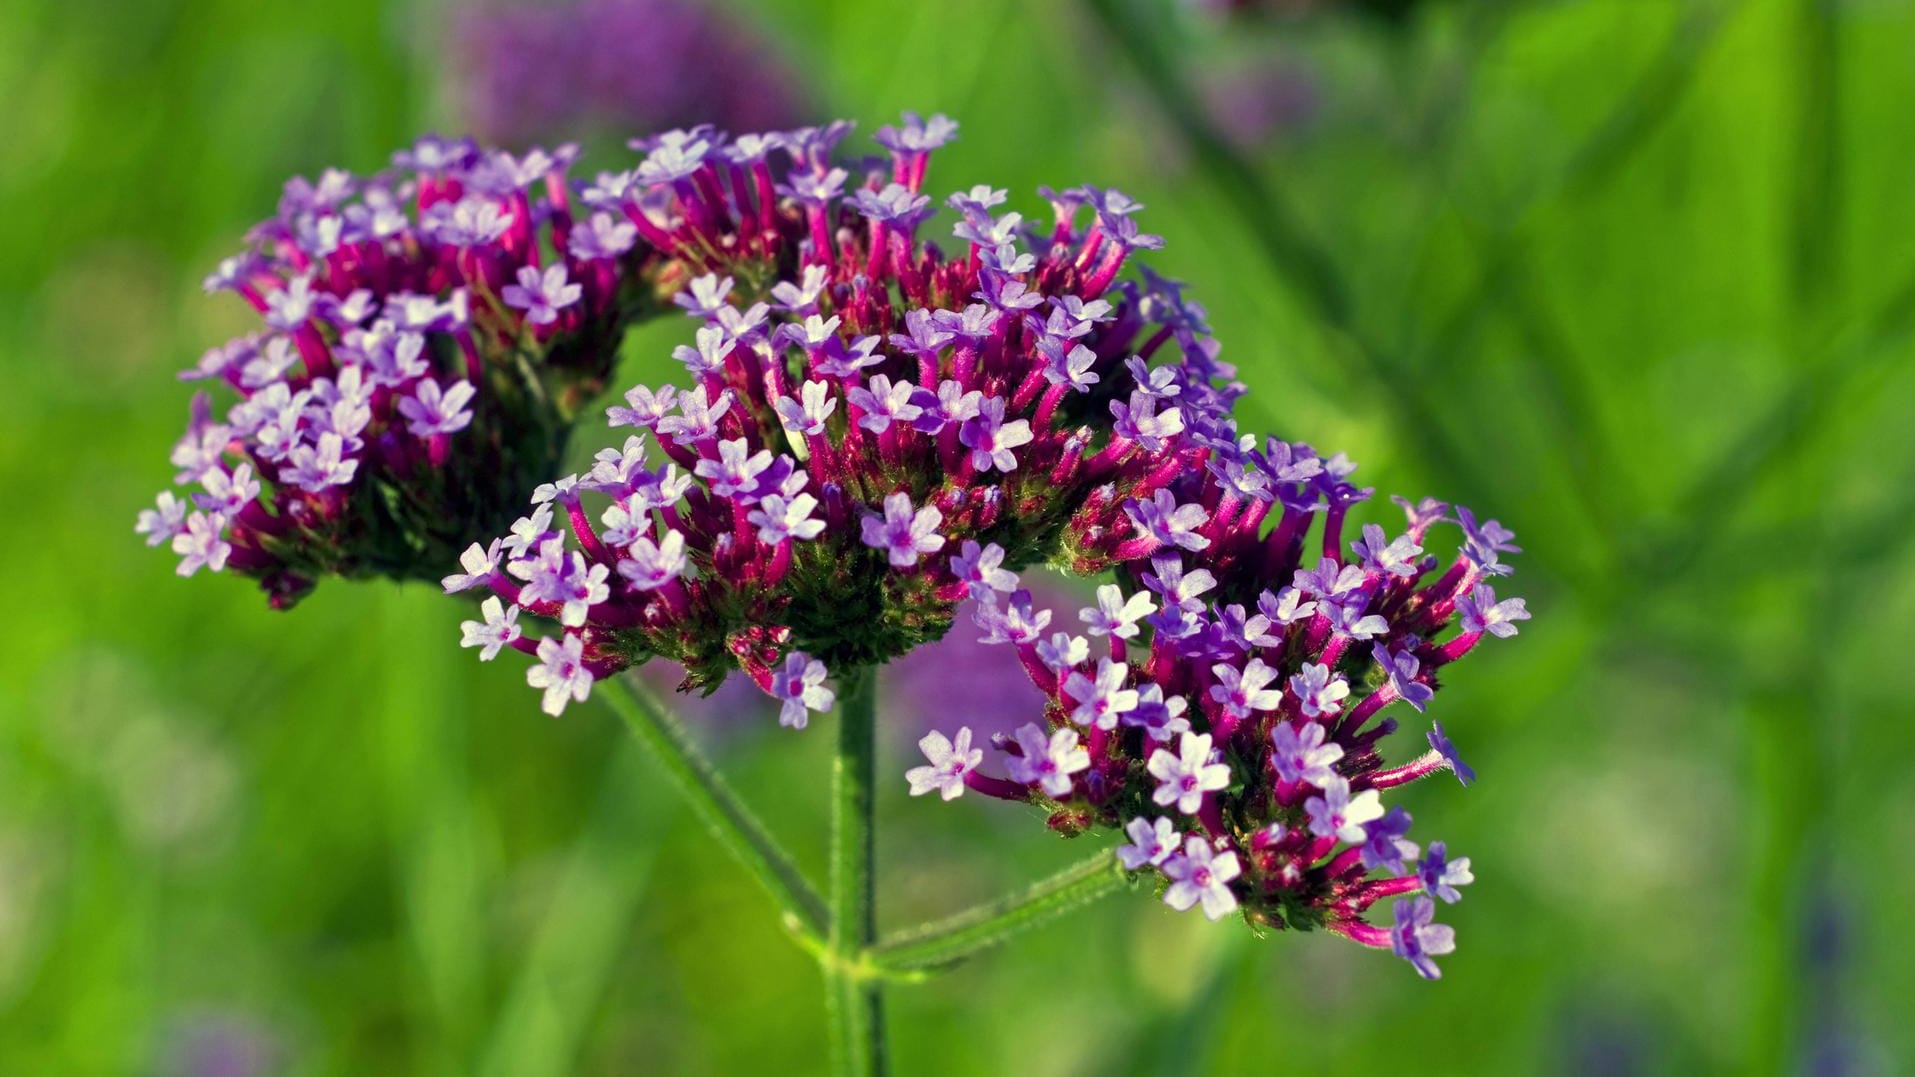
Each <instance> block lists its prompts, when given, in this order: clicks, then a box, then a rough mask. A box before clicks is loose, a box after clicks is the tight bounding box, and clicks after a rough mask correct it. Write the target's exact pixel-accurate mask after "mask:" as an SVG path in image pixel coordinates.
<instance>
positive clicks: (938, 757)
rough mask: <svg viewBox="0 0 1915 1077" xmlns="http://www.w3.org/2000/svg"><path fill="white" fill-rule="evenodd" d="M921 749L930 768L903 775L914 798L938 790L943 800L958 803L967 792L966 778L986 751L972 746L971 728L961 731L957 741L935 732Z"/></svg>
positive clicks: (927, 738)
mask: <svg viewBox="0 0 1915 1077" xmlns="http://www.w3.org/2000/svg"><path fill="white" fill-rule="evenodd" d="M918 747H919V749H921V750H922V751H923V752H924V758H925V759H927V760H929V761H930V765H929V766H922V767H912V768H911V769H910V770H907V771H905V772H904V777H905V780H906V781H908V782H910V783H911V795H912V796H914V797H917V796H923V795H924V794H926V793H928V792H930V791H931V790H933V789H935V790H937V791H938V794H939V795H940V796H942V797H943V798H944V799H946V800H956V799H957V798H958V797H959V796H961V795H963V793H964V776H965V775H967V774H969V773H971V772H972V771H973V770H976V769H977V765H978V764H979V763H980V762H983V760H984V749H982V748H973V747H971V729H970V727H969V726H966V727H965V728H963V729H960V730H958V734H957V740H956V741H953V740H951V739H950V738H949V737H946V736H945V735H944V734H942V733H939V732H937V731H936V730H933V731H931V732H929V733H926V734H925V735H924V737H923V739H921V740H919V741H918Z"/></svg>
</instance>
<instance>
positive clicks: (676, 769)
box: [592, 677, 827, 935]
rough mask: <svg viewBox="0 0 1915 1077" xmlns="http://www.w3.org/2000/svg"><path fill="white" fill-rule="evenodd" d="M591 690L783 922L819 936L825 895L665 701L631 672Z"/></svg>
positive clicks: (822, 928)
mask: <svg viewBox="0 0 1915 1077" xmlns="http://www.w3.org/2000/svg"><path fill="white" fill-rule="evenodd" d="M592 694H593V696H594V697H596V698H599V699H603V700H605V701H606V702H607V703H608V704H610V705H611V708H612V710H613V711H615V712H617V714H618V716H619V718H620V719H622V720H623V721H624V722H625V727H626V728H627V729H629V730H631V731H632V735H633V736H636V737H637V738H638V739H639V741H640V742H641V743H642V744H644V745H645V747H646V748H648V749H650V751H651V753H652V755H653V756H654V757H656V758H657V759H658V762H659V764H660V765H661V766H663V767H664V768H665V773H666V774H667V775H668V776H669V777H670V778H671V779H672V781H673V783H674V784H676V785H677V786H678V788H679V791H680V792H682V793H683V794H684V795H685V799H686V800H687V801H688V802H689V803H690V804H691V806H692V810H693V811H695V812H697V813H698V817H699V819H700V820H701V821H703V822H704V824H705V825H706V827H708V828H709V829H710V830H711V832H712V835H713V836H714V837H716V838H717V839H718V841H719V843H720V844H722V845H723V846H724V847H725V848H726V849H728V850H730V851H731V854H732V855H733V856H735V857H737V858H738V862H739V863H741V864H743V865H744V866H745V869H746V870H747V871H749V872H751V874H752V877H753V878H755V879H757V880H758V884H759V885H760V886H762V887H764V888H765V891H766V893H768V894H770V895H771V897H772V900H774V901H776V902H777V903H778V906H779V908H780V909H781V910H782V911H783V912H784V915H785V921H786V923H787V924H789V925H793V926H795V927H796V928H798V929H799V930H801V931H804V932H807V933H809V934H812V935H822V934H823V933H824V932H825V930H826V926H827V922H826V911H825V903H824V900H823V899H822V898H820V897H819V896H818V892H817V890H815V889H813V887H812V885H811V883H810V882H809V881H807V880H806V879H805V877H804V874H803V873H802V872H800V871H799V870H798V867H797V865H796V864H794V863H792V860H791V856H790V854H788V853H786V852H785V850H784V847H783V846H782V845H780V844H779V843H778V839H777V838H775V837H773V836H772V834H771V832H770V831H769V830H767V829H765V825H764V824H763V823H761V822H759V821H758V818H757V817H756V816H754V815H753V814H752V813H751V810H750V809H749V808H747V807H746V806H745V803H744V801H742V800H740V799H739V798H738V794H737V793H735V792H733V791H732V789H731V787H730V786H729V785H727V784H725V780H724V779H723V778H722V777H720V776H719V774H718V771H717V769H716V768H715V767H713V766H712V765H711V761H710V760H708V759H706V758H705V756H704V754H703V753H702V752H700V751H699V750H698V748H697V746H696V745H694V744H693V743H692V741H691V738H690V737H689V736H687V735H686V734H685V731H684V730H683V729H681V728H680V727H679V725H678V723H677V722H675V721H673V720H672V718H671V716H670V713H669V712H668V710H667V709H666V707H665V704H664V702H663V701H662V700H660V699H659V698H658V696H657V695H656V694H655V693H653V692H652V690H651V689H650V688H647V687H646V686H645V685H644V684H643V683H642V682H640V681H638V680H637V679H635V678H632V677H611V678H607V679H605V680H603V681H600V682H599V683H598V684H597V685H596V686H594V690H593V692H592Z"/></svg>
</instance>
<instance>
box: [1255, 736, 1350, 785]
mask: <svg viewBox="0 0 1915 1077" xmlns="http://www.w3.org/2000/svg"><path fill="white" fill-rule="evenodd" d="M1323 737H1324V730H1323V727H1322V726H1321V725H1318V724H1317V723H1316V722H1305V723H1303V729H1302V730H1301V731H1298V729H1297V728H1296V727H1295V726H1294V725H1292V724H1291V723H1289V722H1278V723H1277V725H1276V728H1275V729H1272V730H1271V731H1270V740H1271V742H1272V743H1273V744H1274V745H1275V747H1276V751H1275V753H1273V754H1272V755H1271V757H1270V761H1271V763H1272V764H1273V765H1275V766H1276V768H1277V777H1279V778H1282V779H1283V780H1284V781H1286V782H1309V783H1310V784H1311V785H1314V786H1316V787H1317V788H1319V789H1323V788H1327V787H1328V786H1329V785H1330V783H1331V782H1332V781H1334V780H1336V776H1337V773H1336V771H1335V770H1334V769H1332V764H1334V763H1335V762H1336V761H1337V760H1339V759H1342V758H1343V746H1342V745H1341V744H1334V743H1332V744H1325V743H1323Z"/></svg>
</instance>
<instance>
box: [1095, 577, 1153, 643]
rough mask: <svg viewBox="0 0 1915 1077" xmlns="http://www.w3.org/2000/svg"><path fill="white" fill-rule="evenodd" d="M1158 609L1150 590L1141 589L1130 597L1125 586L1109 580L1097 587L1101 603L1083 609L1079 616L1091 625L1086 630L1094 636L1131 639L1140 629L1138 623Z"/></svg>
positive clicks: (1098, 598) (1098, 599)
mask: <svg viewBox="0 0 1915 1077" xmlns="http://www.w3.org/2000/svg"><path fill="white" fill-rule="evenodd" d="M1156 609H1157V606H1156V604H1155V603H1153V602H1151V600H1150V595H1149V594H1148V593H1146V592H1143V591H1139V592H1137V593H1136V594H1134V595H1132V596H1130V598H1129V599H1126V598H1124V592H1123V589H1122V588H1120V587H1118V586H1117V585H1116V584H1114V583H1107V584H1104V585H1103V586H1101V587H1099V588H1098V589H1097V605H1096V606H1095V607H1086V608H1085V609H1082V610H1079V611H1078V613H1077V616H1078V617H1079V618H1080V619H1081V620H1082V621H1083V622H1084V624H1085V625H1086V626H1087V627H1086V628H1085V631H1087V632H1089V633H1090V634H1091V635H1093V636H1115V637H1117V638H1118V639H1130V638H1131V637H1133V636H1135V635H1136V634H1137V632H1138V628H1137V622H1138V621H1141V620H1143V619H1144V618H1145V617H1148V616H1150V615H1151V614H1152V613H1153V612H1155V611H1156Z"/></svg>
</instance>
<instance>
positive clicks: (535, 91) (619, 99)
mask: <svg viewBox="0 0 1915 1077" xmlns="http://www.w3.org/2000/svg"><path fill="white" fill-rule="evenodd" d="M451 27H452V33H451V37H452V41H451V42H450V45H449V47H450V48H451V50H452V52H453V54H454V55H456V56H458V57H459V58H460V63H459V64H458V65H457V70H456V72H455V74H454V87H453V88H454V96H455V99H456V101H457V105H458V110H459V113H460V116H461V118H462V119H463V120H464V121H465V122H466V123H468V124H470V125H471V129H472V130H473V131H474V132H475V133H477V134H479V135H480V136H482V137H485V138H488V139H492V140H494V141H498V142H505V143H513V144H516V143H524V142H536V141H539V140H542V139H548V138H553V137H555V136H560V135H563V136H570V137H578V136H582V135H585V134H588V133H591V132H597V131H656V130H663V129H666V128H671V127H679V126H684V125H688V124H693V123H698V122H701V121H711V122H714V123H718V124H722V125H724V126H726V127H729V128H731V129H733V130H740V131H752V130H760V129H764V128H768V127H777V126H779V125H782V124H789V123H794V122H796V121H797V120H798V118H799V116H800V115H801V114H802V113H803V111H804V110H803V105H802V103H801V98H802V96H803V95H802V93H801V92H800V87H799V84H798V80H797V79H796V77H795V76H794V75H793V73H792V72H791V71H790V70H789V68H788V67H787V66H786V65H784V64H783V63H782V62H781V61H780V59H779V57H778V55H777V54H776V52H775V51H774V50H773V49H772V48H771V47H770V46H769V44H768V43H767V42H765V41H762V40H760V39H759V38H758V37H757V36H756V35H755V34H753V32H752V28H751V27H750V26H748V25H746V24H744V23H743V22H741V21H740V20H738V19H735V18H729V17H727V16H726V15H725V13H724V12H723V11H721V10H718V9H717V8H715V7H714V5H712V4H710V3H705V2H701V0H569V2H562V3H524V2H518V3H496V2H490V0H488V2H484V3H477V4H470V5H461V6H460V7H459V8H458V10H457V11H456V12H455V13H454V17H453V18H452V20H451ZM555 73H560V74H556V75H555Z"/></svg>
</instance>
